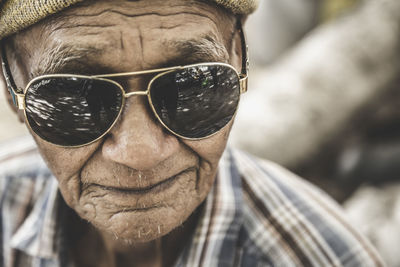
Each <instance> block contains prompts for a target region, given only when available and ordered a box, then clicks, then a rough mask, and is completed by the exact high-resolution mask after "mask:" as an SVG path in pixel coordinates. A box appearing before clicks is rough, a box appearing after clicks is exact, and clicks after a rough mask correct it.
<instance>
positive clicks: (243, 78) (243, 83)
mask: <svg viewBox="0 0 400 267" xmlns="http://www.w3.org/2000/svg"><path fill="white" fill-rule="evenodd" d="M238 29H239V33H240V39H241V45H242V71H241V74H240V93H245V92H247V88H248V73H249V65H250V63H249V47H248V45H247V41H246V35H245V33H244V31H243V25H242V22H241V19H240V18H239V19H238Z"/></svg>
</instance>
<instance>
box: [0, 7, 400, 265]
mask: <svg viewBox="0 0 400 267" xmlns="http://www.w3.org/2000/svg"><path fill="white" fill-rule="evenodd" d="M246 30H247V35H248V43H249V47H250V63H251V76H250V87H249V92H248V93H246V94H245V95H244V96H243V98H242V100H241V104H240V109H239V113H238V115H237V119H236V122H235V125H234V128H233V131H232V135H231V139H230V142H231V145H233V146H235V147H239V148H241V149H243V150H246V151H249V152H250V153H252V154H255V155H258V156H259V157H263V158H265V159H268V160H272V161H275V162H278V163H279V164H281V165H283V166H285V167H287V168H289V169H290V170H291V171H293V172H295V173H297V174H298V175H300V176H302V177H304V178H306V179H308V180H309V181H310V182H312V183H314V184H316V185H318V186H319V187H321V188H322V189H323V190H325V191H326V192H327V193H328V194H330V195H331V196H332V197H333V198H335V199H336V200H337V201H338V202H339V203H341V204H342V205H343V207H344V209H345V211H346V213H347V215H348V218H349V220H350V221H352V222H353V224H354V225H355V226H356V228H357V229H358V230H360V231H362V232H363V233H364V234H365V235H366V236H367V237H368V238H369V239H370V240H371V242H372V243H373V244H374V245H375V246H376V247H377V249H378V250H379V252H380V253H381V255H382V256H383V258H384V259H385V261H386V262H387V264H388V266H400V256H399V255H398V247H399V246H400V123H399V122H400V109H399V108H398V106H399V105H398V103H400V83H399V81H400V75H399V74H400V62H399V56H400V1H398V0H297V1H293V0H260V7H259V9H258V10H257V12H256V13H255V14H254V15H252V16H251V17H250V18H249V19H248V21H247V24H246ZM24 135H27V130H26V129H25V127H24V126H23V125H22V124H21V123H19V122H18V120H17V118H16V116H15V115H14V114H12V112H11V111H10V109H9V107H8V105H7V104H6V102H5V95H4V94H3V93H0V143H4V142H9V140H11V139H14V138H16V137H19V136H24Z"/></svg>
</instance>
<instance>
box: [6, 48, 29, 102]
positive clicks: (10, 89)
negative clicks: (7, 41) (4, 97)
mask: <svg viewBox="0 0 400 267" xmlns="http://www.w3.org/2000/svg"><path fill="white" fill-rule="evenodd" d="M0 49H1V66H2V69H3V76H4V78H5V79H6V86H7V89H8V92H9V93H10V95H11V97H12V100H13V103H14V105H15V106H16V107H18V108H19V109H24V106H23V102H24V101H23V99H24V95H23V94H18V93H16V91H15V89H14V88H17V86H16V85H15V82H14V79H13V78H12V76H11V71H10V68H9V65H8V61H7V56H6V49H5V47H4V45H3V43H0Z"/></svg>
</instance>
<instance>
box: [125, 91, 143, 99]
mask: <svg viewBox="0 0 400 267" xmlns="http://www.w3.org/2000/svg"><path fill="white" fill-rule="evenodd" d="M134 95H148V91H136V92H130V93H126V94H125V98H128V97H131V96H134Z"/></svg>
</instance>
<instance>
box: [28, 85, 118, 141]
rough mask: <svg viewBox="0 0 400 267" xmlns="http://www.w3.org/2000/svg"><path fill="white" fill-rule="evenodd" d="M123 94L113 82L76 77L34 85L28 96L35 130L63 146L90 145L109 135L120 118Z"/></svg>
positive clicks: (29, 111)
mask: <svg viewBox="0 0 400 267" xmlns="http://www.w3.org/2000/svg"><path fill="white" fill-rule="evenodd" d="M122 100H123V94H122V91H121V90H120V88H119V87H118V86H117V85H115V84H113V83H112V82H108V81H104V80H98V79H89V78H76V77H52V78H43V79H39V80H36V81H34V82H33V83H32V84H31V85H30V87H29V88H28V91H27V93H26V96H25V103H26V115H27V118H28V122H29V125H30V126H31V128H32V130H33V131H34V132H35V133H36V134H38V135H39V136H40V137H41V138H43V139H44V140H46V141H48V142H51V143H54V144H58V145H63V146H78V145H82V144H85V143H89V142H91V141H93V140H95V139H97V138H98V137H100V136H101V135H102V134H103V133H104V132H106V131H107V130H108V129H109V128H110V127H111V125H112V124H113V122H114V121H115V119H116V118H117V117H118V114H119V111H120V109H121V106H122Z"/></svg>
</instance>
